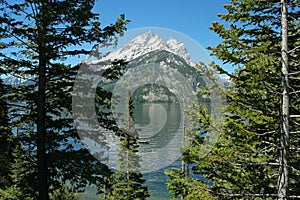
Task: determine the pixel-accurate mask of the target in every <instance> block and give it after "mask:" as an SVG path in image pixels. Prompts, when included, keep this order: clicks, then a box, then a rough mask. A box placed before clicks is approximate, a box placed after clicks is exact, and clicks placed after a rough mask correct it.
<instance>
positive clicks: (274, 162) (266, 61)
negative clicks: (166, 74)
mask: <svg viewBox="0 0 300 200" xmlns="http://www.w3.org/2000/svg"><path fill="white" fill-rule="evenodd" d="M224 7H225V8H226V9H227V11H228V12H227V13H226V14H220V15H219V17H220V18H221V19H222V20H224V21H225V23H226V25H224V24H221V23H220V22H214V23H213V25H212V27H211V28H210V29H211V30H212V31H214V32H216V33H217V34H218V35H219V36H220V37H221V38H222V39H223V41H222V42H221V43H220V44H218V45H217V46H216V47H214V48H212V47H209V49H210V50H212V54H213V55H214V56H216V57H217V58H218V59H220V60H221V61H223V63H228V64H231V65H233V66H234V67H236V68H237V69H236V71H235V72H234V73H232V74H229V73H227V72H225V71H224V70H223V69H222V68H221V67H220V66H217V65H216V64H214V63H213V64H212V66H214V67H215V68H216V69H217V70H218V71H219V72H220V73H225V74H227V75H228V76H230V77H231V81H232V88H231V89H229V90H223V91H224V92H225V93H226V99H227V108H226V112H225V119H224V126H223V128H222V130H220V137H219V140H218V143H217V144H216V145H215V146H214V147H213V148H212V150H211V151H210V153H209V154H208V155H207V156H206V157H201V156H200V157H199V155H201V152H202V151H203V149H202V148H201V147H203V146H204V143H203V138H202V137H198V134H199V133H197V132H196V133H195V132H194V133H192V134H193V136H194V137H193V138H194V139H193V140H192V141H191V144H190V145H189V146H188V147H187V150H186V151H184V155H183V158H182V159H183V160H184V161H185V162H186V163H187V164H188V165H190V167H191V169H190V174H188V175H185V176H180V175H178V174H176V173H175V172H173V174H172V173H169V177H170V183H169V189H171V192H172V193H174V194H176V195H183V196H185V197H186V196H188V195H191V194H192V195H195V196H197V195H198V196H200V195H205V194H206V195H209V196H210V197H211V198H214V197H216V198H218V199H272V198H274V197H276V196H277V179H278V169H279V163H278V158H279V146H280V145H279V144H280V138H279V135H280V131H281V130H280V124H281V115H280V114H281V108H280V101H281V88H282V86H281V57H280V56H281V55H280V41H281V35H280V33H281V30H280V28H281V27H280V16H281V11H280V2H279V1H258V0H257V1H256V0H254V1H253V0H245V1H239V0H233V1H231V2H230V4H228V5H224ZM289 11H290V13H289V16H290V18H289V19H290V21H289V30H290V34H291V35H294V36H296V35H297V36H296V37H297V38H296V37H294V36H293V37H290V38H289V39H290V40H289V45H290V46H289V48H290V49H293V48H296V47H297V45H296V44H298V43H299V31H298V32H297V31H296V29H297V28H299V25H296V24H299V17H300V16H299V3H296V1H289ZM292 16H293V17H292ZM298 61H299V51H294V52H290V61H289V62H290V63H289V64H290V71H291V72H292V73H291V75H292V74H293V73H294V74H293V75H292V76H291V77H293V78H291V79H290V87H291V88H293V89H292V90H293V91H294V92H295V91H297V89H299V87H298V86H299V85H298V86H297V84H299V83H298V81H297V80H298V78H296V77H295V76H297V77H299V64H298V63H299V62H298ZM296 74H298V75H296ZM296 96H297V95H296V93H291V94H290V98H291V108H290V112H291V114H293V113H294V114H296V113H298V112H299V106H297V105H296V104H297V103H294V102H295V101H297V100H296V99H297V98H298V97H296ZM201 107H203V106H199V108H198V109H196V110H195V108H194V110H192V111H190V113H189V117H190V118H191V120H192V123H193V126H194V127H193V129H195V130H201V131H207V130H208V132H209V129H210V128H211V124H208V123H207V119H208V118H210V116H209V115H208V114H209V112H208V111H205V112H203V109H202V108H201ZM198 111H200V112H198ZM197 112H198V113H199V114H200V115H199V114H198V115H196V113H197ZM298 122H299V118H298V119H297V118H296V119H291V123H290V125H291V127H290V131H291V133H293V134H291V137H290V145H291V147H293V148H294V149H297V148H299V143H296V141H297V140H298V139H297V138H299V132H298V130H299V126H298ZM293 148H291V151H290V161H291V162H290V169H291V172H290V180H289V194H290V195H298V194H299V190H298V188H299V181H298V180H299V176H300V171H299V169H297V168H298V167H297V166H296V165H295V159H297V158H298V156H297V155H298V153H297V152H298V151H297V150H292V149H293ZM174 173H175V174H174ZM199 176H200V177H199ZM186 177H188V179H187V178H186ZM185 179H187V181H185ZM177 182H178V183H180V185H179V186H176V184H175V183H177ZM180 187H183V188H188V189H189V188H191V190H190V191H189V192H184V191H180ZM196 193H198V194H196Z"/></svg>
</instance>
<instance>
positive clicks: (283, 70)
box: [0, 0, 300, 200]
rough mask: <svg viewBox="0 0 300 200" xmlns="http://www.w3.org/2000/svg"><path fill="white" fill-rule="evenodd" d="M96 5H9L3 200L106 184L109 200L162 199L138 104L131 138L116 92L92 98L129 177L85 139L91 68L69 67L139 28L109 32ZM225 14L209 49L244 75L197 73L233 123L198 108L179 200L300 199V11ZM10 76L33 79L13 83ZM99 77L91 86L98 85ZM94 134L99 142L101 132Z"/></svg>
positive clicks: (122, 23)
mask: <svg viewBox="0 0 300 200" xmlns="http://www.w3.org/2000/svg"><path fill="white" fill-rule="evenodd" d="M94 5H95V1H94V0H86V1H81V0H71V1H65V0H63V1H56V0H54V1H48V0H37V1H34V0H33V1H32V0H28V1H27V0H24V1H20V2H16V3H12V1H6V0H2V1H1V2H0V12H1V15H0V19H1V20H0V23H1V29H0V32H1V40H0V49H1V52H0V63H1V67H0V75H1V81H0V93H1V95H0V102H1V104H0V110H1V113H0V115H1V117H0V142H1V144H0V149H1V153H0V199H20V200H21V199H25V200H30V199H40V200H48V199H64V200H65V199H70V200H71V199H80V198H79V196H78V194H79V193H82V192H84V190H85V189H86V186H88V185H93V186H95V188H96V190H97V192H98V194H99V198H101V199H111V200H114V199H124V200H126V199H128V200H135V199H147V198H148V197H149V196H150V195H149V192H148V190H147V187H145V186H144V183H145V180H144V178H143V174H142V173H141V172H140V171H139V169H138V168H137V167H136V165H134V164H133V162H134V163H138V162H139V159H140V158H139V156H138V154H137V152H138V144H137V138H138V136H137V133H136V130H134V129H132V124H133V123H134V121H133V120H134V119H132V115H133V113H132V110H133V108H134V105H133V102H132V100H131V99H127V102H126V103H127V105H128V113H127V114H128V121H126V124H128V127H127V128H125V129H124V128H121V127H118V125H117V123H116V122H115V121H114V119H113V118H112V113H111V112H109V111H107V110H109V108H110V107H111V106H112V105H111V101H110V100H111V97H112V93H111V91H106V90H104V89H103V88H97V89H96V94H97V95H96V98H95V96H92V98H90V97H89V94H92V93H91V92H93V91H86V94H85V95H86V96H88V98H90V99H89V102H90V103H91V104H94V103H96V104H97V106H98V107H101V108H104V109H99V110H98V112H97V116H96V119H95V120H97V122H98V123H99V124H100V125H101V127H102V128H104V129H106V130H109V131H111V132H113V133H114V134H115V136H116V137H118V138H120V141H121V142H120V150H119V151H118V169H114V170H113V169H110V168H109V167H108V166H107V165H105V164H104V163H102V162H101V160H105V159H106V157H105V156H106V155H104V154H101V153H99V155H97V156H98V157H101V158H100V159H96V157H97V156H95V155H92V154H91V153H90V152H89V151H88V150H87V149H86V148H85V146H84V145H83V144H82V142H81V138H80V137H79V135H78V132H77V131H78V129H76V125H78V124H77V121H76V120H74V113H73V111H72V109H74V104H73V105H72V99H73V100H74V98H79V99H80V98H82V96H80V95H82V93H80V92H79V93H77V94H76V90H75V94H74V87H75V88H76V87H78V86H76V84H75V86H74V81H75V79H76V76H77V77H78V74H80V73H83V70H82V69H83V68H84V65H82V64H81V63H79V64H78V63H77V64H74V65H72V64H69V63H68V62H67V61H68V59H70V58H72V57H76V56H77V57H78V56H82V55H92V56H94V57H96V58H99V59H100V58H101V57H102V56H103V55H102V54H101V52H99V49H101V48H100V47H107V46H114V45H116V43H117V40H118V37H120V36H122V35H123V34H124V33H125V32H126V30H127V28H126V25H127V24H128V23H129V22H130V20H128V19H126V18H125V15H124V14H121V15H120V16H119V17H118V18H117V19H116V21H115V22H114V23H112V24H111V25H108V26H106V27H102V24H101V22H100V19H99V13H94V11H93V7H94ZM224 8H225V9H226V13H224V14H220V15H219V19H220V20H219V21H218V22H213V23H212V25H211V27H209V29H210V30H211V31H213V32H215V33H216V34H217V35H218V36H219V37H220V38H221V40H222V42H221V43H219V44H218V45H216V46H215V47H208V49H209V50H210V52H211V54H212V56H215V57H216V58H217V59H218V60H220V61H221V62H222V63H223V64H229V65H232V66H233V67H234V68H235V71H234V72H233V73H229V72H227V71H225V70H224V69H223V68H222V66H220V65H217V64H216V63H211V64H210V65H206V64H204V63H198V64H197V66H196V67H197V71H206V72H209V75H210V78H211V79H212V85H211V87H216V88H218V92H219V93H220V94H222V95H223V96H224V97H225V99H226V102H225V103H224V107H222V113H223V117H222V120H220V121H218V120H216V119H215V117H214V113H213V112H214V111H212V110H209V108H208V107H207V106H206V105H204V104H203V103H200V104H193V105H191V106H190V107H189V108H188V110H187V112H186V117H187V118H188V119H189V120H190V121H191V124H192V127H191V128H189V129H188V130H187V132H188V137H187V138H186V140H187V141H188V143H187V145H185V146H184V148H183V149H182V157H181V160H182V166H181V167H180V168H178V169H175V168H174V169H172V170H169V171H166V172H165V173H166V175H167V176H168V182H167V187H168V190H169V192H170V193H171V194H172V195H173V196H174V199H179V198H180V199H186V200H188V199H195V200H196V199H209V200H210V199H280V200H285V199H300V182H299V180H300V167H299V166H300V153H299V152H300V143H299V137H300V128H299V127H300V125H299V124H300V114H299V112H300V104H299V102H300V98H299V93H300V92H299V89H300V88H299V85H300V67H299V56H300V51H299V50H300V39H299V34H300V31H299V30H300V12H299V11H300V3H299V1H298V0H289V1H288V0H270V1H266V0H243V1H241V0H231V2H230V3H229V4H226V5H224ZM125 14H126V13H125ZM127 64H128V63H127V62H125V61H124V60H114V61H112V62H110V63H106V65H108V66H109V67H106V68H105V69H103V71H102V72H101V73H102V74H101V75H102V76H103V77H104V78H106V79H107V80H110V81H112V82H114V81H116V80H118V79H119V78H120V77H121V76H122V74H123V73H124V71H125V67H126V65H127ZM86 69H87V70H88V68H86ZM89 73H90V72H89ZM224 74H225V75H226V76H228V77H230V81H231V84H230V87H222V86H221V85H218V84H217V83H216V81H215V79H214V78H215V77H217V76H219V75H224ZM82 77H84V76H82ZM7 78H10V79H11V78H16V80H21V81H19V82H18V83H17V84H7V83H6V82H5V80H6V79H7ZM88 79H89V77H88V78H86V77H85V78H82V79H80V80H79V81H80V83H81V85H86V84H87V82H88ZM195 80H198V79H197V78H195ZM199 80H200V79H199ZM77 81H78V79H77ZM213 83H215V85H214V84H213ZM77 89H78V91H80V90H82V88H77ZM198 92H199V96H202V95H204V94H205V96H206V98H210V95H212V90H211V88H210V87H203V88H201V89H200V90H199V91H198ZM72 106H73V107H72ZM75 106H79V105H75ZM77 109H84V107H83V108H82V107H80V106H79V107H77ZM85 113H86V112H85ZM75 117H76V116H75ZM81 117H83V118H87V119H88V118H89V119H90V118H91V116H89V115H87V116H81ZM220 123H221V124H220ZM88 126H89V128H88V131H86V132H87V133H86V134H87V135H91V134H94V132H97V131H98V129H97V130H96V131H95V127H94V126H93V124H90V125H88ZM214 134H218V135H219V137H218V141H217V142H216V143H213V144H214V145H213V146H211V149H210V151H209V152H208V153H207V154H205V156H202V155H203V154H202V151H203V147H204V146H205V147H207V142H209V137H207V136H213V135H214ZM205 136H206V137H205ZM211 138H213V137H211ZM97 140H99V141H98V142H99V143H101V142H103V140H101V138H100V139H99V138H98V139H97ZM103 145H104V146H105V144H103Z"/></svg>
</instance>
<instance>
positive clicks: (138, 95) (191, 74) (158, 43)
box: [100, 31, 205, 102]
mask: <svg viewBox="0 0 300 200" xmlns="http://www.w3.org/2000/svg"><path fill="white" fill-rule="evenodd" d="M115 59H124V60H127V61H129V63H128V65H127V69H130V68H135V67H139V66H142V65H144V67H147V65H149V64H155V65H157V66H159V68H161V69H162V70H167V68H172V70H175V71H177V72H179V73H180V74H181V75H182V76H183V77H185V79H186V81H185V82H184V83H178V84H176V83H173V84H169V83H170V81H171V80H170V76H172V74H170V73H169V74H168V75H165V76H164V75H162V74H163V73H162V74H160V75H159V79H162V80H164V82H166V84H167V85H173V86H174V87H171V88H166V87H162V86H161V85H151V84H150V85H149V84H148V85H144V86H141V88H140V89H139V90H137V92H135V94H134V98H135V100H136V101H141V102H177V101H178V99H177V98H176V96H174V94H175V93H176V92H178V90H180V89H181V90H182V88H181V86H182V85H183V84H185V83H188V84H190V85H191V87H192V88H193V89H194V90H195V91H196V87H199V86H200V87H201V86H204V85H205V82H204V80H203V78H202V77H201V76H199V74H197V70H196V68H195V67H194V66H195V65H194V64H193V61H192V59H191V58H190V54H189V52H188V51H187V49H186V47H185V45H184V44H183V43H181V42H178V41H177V40H176V39H173V38H169V39H168V40H167V41H164V40H163V39H161V38H160V37H159V36H158V35H154V34H153V33H152V32H151V31H149V32H146V33H144V34H142V35H139V36H137V37H135V38H134V39H133V40H131V41H130V42H128V43H127V44H125V45H124V46H123V47H122V48H120V49H118V50H116V51H113V52H111V53H110V54H108V55H107V56H106V57H104V58H102V59H101V60H100V61H107V60H115ZM145 70H146V69H145ZM175 78H176V77H175ZM173 81H174V79H173ZM113 87H114V86H113V85H112V84H110V86H106V88H113Z"/></svg>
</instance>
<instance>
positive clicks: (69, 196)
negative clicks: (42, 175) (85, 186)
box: [50, 183, 79, 200]
mask: <svg viewBox="0 0 300 200" xmlns="http://www.w3.org/2000/svg"><path fill="white" fill-rule="evenodd" d="M50 199H51V200H79V197H78V196H77V193H76V192H74V190H73V189H72V187H71V186H70V185H69V184H67V183H61V186H60V188H58V189H56V190H54V191H53V192H52V193H51V194H50Z"/></svg>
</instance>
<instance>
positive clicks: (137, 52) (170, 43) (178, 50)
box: [101, 31, 193, 64]
mask: <svg viewBox="0 0 300 200" xmlns="http://www.w3.org/2000/svg"><path fill="white" fill-rule="evenodd" d="M155 50H166V51H169V52H172V53H174V54H176V55H178V56H180V57H182V58H183V59H184V60H185V61H186V62H187V63H189V64H192V63H193V62H192V59H191V58H190V55H189V53H188V51H187V49H186V47H185V45H184V44H183V43H181V42H179V41H177V40H176V39H174V38H169V39H168V40H167V41H164V40H163V39H161V38H160V37H159V36H158V35H154V34H153V32H152V31H148V32H145V33H144V34H141V35H139V36H137V37H135V38H134V39H132V40H131V41H129V42H128V43H127V44H126V45H124V46H123V47H122V48H120V49H118V50H116V51H113V52H111V53H110V54H108V55H107V56H106V57H104V58H102V59H101V60H114V59H125V60H127V61H131V60H133V59H135V58H137V57H139V56H142V55H144V54H147V53H149V52H151V51H155Z"/></svg>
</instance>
